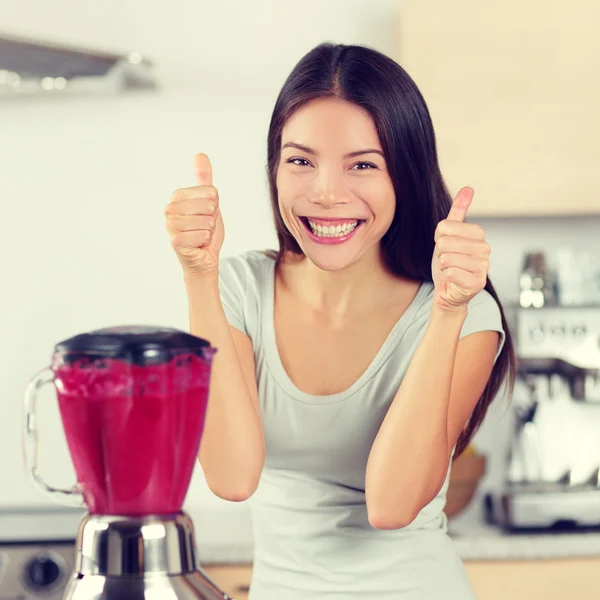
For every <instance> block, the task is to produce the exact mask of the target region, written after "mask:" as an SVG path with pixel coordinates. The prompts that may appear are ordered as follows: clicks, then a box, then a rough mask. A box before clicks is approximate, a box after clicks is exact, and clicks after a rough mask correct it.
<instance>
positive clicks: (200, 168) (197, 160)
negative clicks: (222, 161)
mask: <svg viewBox="0 0 600 600" xmlns="http://www.w3.org/2000/svg"><path fill="white" fill-rule="evenodd" d="M194 172H195V174H196V183H197V184H198V185H212V184H213V181H212V166H211V164H210V160H209V159H208V156H206V154H196V156H195V157H194Z"/></svg>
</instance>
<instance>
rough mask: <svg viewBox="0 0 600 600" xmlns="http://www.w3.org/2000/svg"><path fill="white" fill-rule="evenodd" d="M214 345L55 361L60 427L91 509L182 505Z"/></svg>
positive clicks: (141, 511)
mask: <svg viewBox="0 0 600 600" xmlns="http://www.w3.org/2000/svg"><path fill="white" fill-rule="evenodd" d="M211 352H212V350H211V349H206V353H207V355H208V360H207V359H205V358H203V357H201V356H198V355H196V354H193V353H185V354H179V355H177V356H175V357H173V358H172V359H171V360H170V361H169V362H163V363H160V364H156V365H145V366H140V365H137V364H132V363H130V362H127V361H124V360H120V359H110V358H103V359H97V360H95V361H92V360H90V358H89V357H82V358H78V359H76V360H74V361H66V362H65V361H62V360H58V361H57V364H56V365H55V369H54V370H55V374H56V378H55V382H56V389H57V394H58V402H59V407H60V412H61V416H62V422H63V428H64V431H65V436H66V438H67V444H68V447H69V451H70V454H71V459H72V460H73V464H74V467H75V472H76V474H77V480H78V482H79V486H80V488H81V490H82V493H83V496H84V499H85V501H86V504H87V506H88V509H89V511H90V513H92V514H111V515H125V516H135V515H149V514H170V513H176V512H179V511H181V509H182V505H183V502H184V500H185V496H186V494H187V490H188V487H189V483H190V479H191V476H192V471H193V468H194V464H195V461H196V458H197V456H198V451H199V448H200V439H201V437H202V431H203V429H204V417H205V414H206V406H207V402H208V387H209V379H210V359H211V358H212V354H211Z"/></svg>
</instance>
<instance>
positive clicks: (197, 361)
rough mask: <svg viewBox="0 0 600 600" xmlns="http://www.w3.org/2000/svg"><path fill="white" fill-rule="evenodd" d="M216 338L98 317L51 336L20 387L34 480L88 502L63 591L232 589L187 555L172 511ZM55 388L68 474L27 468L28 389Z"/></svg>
mask: <svg viewBox="0 0 600 600" xmlns="http://www.w3.org/2000/svg"><path fill="white" fill-rule="evenodd" d="M215 352H216V350H215V349H214V348H212V347H211V346H210V344H209V343H208V342H207V341H205V340H203V339H201V338H198V337H195V336H192V335H190V334H187V333H184V332H182V331H179V330H176V329H172V328H165V327H149V326H148V327H146V326H121V327H109V328H104V329H99V330H95V331H91V332H89V333H83V334H79V335H76V336H74V337H72V338H69V339H67V340H64V341H62V342H60V343H58V344H57V345H56V346H55V348H54V353H53V355H52V361H51V365H50V367H48V368H45V369H42V370H41V371H39V372H38V373H37V374H36V375H35V376H34V377H33V378H32V380H31V382H30V384H29V386H28V388H27V391H26V394H25V424H24V442H25V455H26V460H27V466H28V469H29V471H30V473H31V475H32V477H33V480H34V482H35V483H36V485H37V486H39V487H40V488H41V489H42V490H43V491H44V492H45V493H47V494H50V496H52V497H53V498H54V499H55V500H57V501H58V502H60V503H62V504H67V505H71V506H84V507H86V508H87V513H86V514H85V516H84V518H83V520H82V521H81V523H80V526H79V531H78V536H77V555H76V565H75V570H74V572H73V574H72V576H71V579H70V582H69V584H68V586H67V589H66V592H65V596H64V598H65V600H125V599H127V600H143V599H144V600H152V599H160V600H176V599H177V600H179V599H184V600H193V599H194V600H231V599H230V597H229V596H228V595H227V594H225V593H224V592H222V591H221V590H219V588H218V587H217V585H216V584H215V583H214V582H213V581H211V579H210V578H209V577H208V576H207V575H206V573H205V572H204V571H203V570H202V568H201V567H200V565H199V564H198V562H197V559H196V555H195V552H196V546H195V538H194V526H193V523H192V521H191V519H190V518H189V516H188V515H187V514H186V513H185V512H183V511H182V506H183V502H184V500H185V496H186V494H187V490H188V487H189V484H190V480H191V477H192V472H193V468H194V465H195V463H196V460H197V456H198V451H199V447H200V440H201V437H202V431H203V427H204V418H205V414H206V408H207V402H208V390H209V382H210V371H211V362H212V358H213V355H214V353H215ZM46 384H53V386H54V388H55V389H56V396H57V399H58V406H59V410H60V415H61V420H62V425H63V430H64V434H65V436H66V440H67V446H68V449H69V453H70V456H71V459H72V461H73V465H74V468H75V473H76V476H77V483H76V485H75V486H74V487H73V488H72V489H56V488H54V487H52V486H50V485H49V484H47V483H46V482H45V481H44V479H43V477H42V475H41V473H40V471H39V468H38V452H39V451H40V448H39V443H38V424H37V422H36V402H37V392H38V390H39V389H40V388H41V387H42V386H44V385H46Z"/></svg>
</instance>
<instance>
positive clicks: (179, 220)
mask: <svg viewBox="0 0 600 600" xmlns="http://www.w3.org/2000/svg"><path fill="white" fill-rule="evenodd" d="M194 166H195V171H196V183H197V185H196V186H194V187H191V188H183V189H179V190H176V191H175V192H174V193H173V196H172V198H171V201H170V202H169V204H168V205H167V206H166V208H165V216H166V226H167V231H168V232H169V235H170V238H171V244H172V246H173V249H174V250H175V252H176V253H177V257H178V258H179V261H180V263H181V265H182V267H183V273H184V281H185V285H186V290H187V295H188V303H189V311H190V331H191V333H192V335H195V336H198V337H201V338H203V339H206V340H208V341H209V342H210V343H211V345H212V346H213V347H215V348H216V349H217V352H216V354H215V356H214V358H213V363H212V368H211V376H210V389H209V399H208V407H207V411H206V418H205V422H204V432H203V435H202V441H201V444H200V464H201V465H202V469H203V470H204V475H205V477H206V481H207V483H208V486H209V487H210V489H211V490H212V492H213V493H214V494H216V495H217V496H219V497H221V498H224V499H225V500H232V501H240V500H246V499H247V498H249V497H250V496H251V495H252V494H253V493H254V490H255V489H256V487H257V486H258V482H259V479H260V474H261V472H262V468H263V464H264V459H265V442H264V435H263V430H262V423H261V418H260V412H259V409H258V392H257V385H256V375H255V373H254V353H253V349H252V342H251V341H250V339H249V338H248V336H246V335H245V334H244V333H242V332H241V331H238V330H237V329H233V328H232V327H230V326H229V323H228V322H227V318H226V316H225V311H224V310H223V304H222V302H221V297H220V294H219V276H218V271H219V253H220V251H221V247H222V245H223V239H224V228H223V219H222V218H221V211H220V210H219V193H218V190H217V189H216V188H215V187H214V186H213V185H212V167H211V164H210V161H209V159H208V157H207V156H206V155H205V154H198V155H196V157H195V159H194Z"/></svg>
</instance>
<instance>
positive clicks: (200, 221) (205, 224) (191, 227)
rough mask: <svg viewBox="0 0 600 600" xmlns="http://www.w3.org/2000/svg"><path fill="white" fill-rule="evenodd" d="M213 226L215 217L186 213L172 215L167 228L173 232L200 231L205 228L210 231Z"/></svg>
mask: <svg viewBox="0 0 600 600" xmlns="http://www.w3.org/2000/svg"><path fill="white" fill-rule="evenodd" d="M214 228H215V217H212V216H208V215H201V216H197V215H192V216H190V215H186V216H184V217H179V216H178V217H174V218H173V219H171V220H170V222H169V229H170V231H173V232H179V231H181V232H183V231H200V230H203V229H206V230H208V231H212V230H213V229H214Z"/></svg>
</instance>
